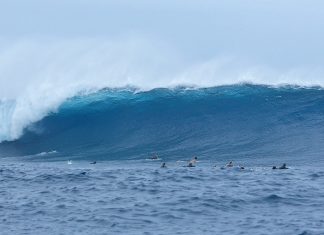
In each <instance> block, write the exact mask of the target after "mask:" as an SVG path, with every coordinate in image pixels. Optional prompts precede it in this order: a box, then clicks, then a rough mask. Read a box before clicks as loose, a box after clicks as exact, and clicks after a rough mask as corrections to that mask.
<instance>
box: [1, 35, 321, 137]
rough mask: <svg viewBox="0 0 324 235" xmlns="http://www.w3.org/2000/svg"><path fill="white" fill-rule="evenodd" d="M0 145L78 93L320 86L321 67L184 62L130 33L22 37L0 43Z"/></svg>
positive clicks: (224, 60) (229, 60)
mask: <svg viewBox="0 0 324 235" xmlns="http://www.w3.org/2000/svg"><path fill="white" fill-rule="evenodd" d="M0 61H1V63H0V142H1V141H4V140H14V139H17V138H19V137H20V136H21V135H22V133H23V130H24V128H26V127H27V126H28V125H30V124H31V123H34V122H36V121H38V120H41V119H42V118H43V117H44V116H46V115H48V113H50V112H55V111H56V110H57V108H58V107H59V106H60V104H62V102H64V101H65V100H66V99H67V98H69V97H72V96H74V95H75V94H77V93H78V92H80V91H88V92H95V91H97V90H98V89H101V88H105V87H111V88H115V87H124V86H135V87H138V88H139V89H141V90H149V89H153V88H159V87H166V88H172V87H175V86H179V85H189V86H196V87H211V86H219V85H229V84H235V83H240V82H250V83H255V84H269V85H278V84H296V85H302V86H312V85H320V86H324V77H323V76H322V75H323V74H324V72H323V70H322V69H321V68H297V69H294V68H292V69H286V70H285V71H279V70H275V69H271V68H265V67H262V66H255V65H253V66H251V65H248V64H246V63H242V62H241V61H242V60H240V59H238V58H233V57H217V56H216V57H215V58H213V59H209V60H206V61H196V62H194V63H193V62H188V60H186V59H185V58H182V57H181V55H179V53H177V52H176V50H175V49H174V48H172V47H169V46H167V45H165V44H163V43H161V42H157V41H156V40H154V42H152V41H150V40H145V39H140V38H132V39H127V40H120V39H119V40H117V39H116V40H111V41H109V40H106V39H89V38H85V39H55V40H54V39H46V38H43V39H37V40H36V39H28V40H21V41H15V42H7V43H6V44H5V46H3V45H2V46H1V47H0Z"/></svg>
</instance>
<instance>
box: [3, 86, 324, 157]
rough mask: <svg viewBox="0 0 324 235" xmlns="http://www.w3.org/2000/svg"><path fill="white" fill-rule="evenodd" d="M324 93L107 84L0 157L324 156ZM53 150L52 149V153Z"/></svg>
mask: <svg viewBox="0 0 324 235" xmlns="http://www.w3.org/2000/svg"><path fill="white" fill-rule="evenodd" d="M323 143H324V91H323V90H322V89H321V88H317V87H312V88H302V87H293V86H284V87H277V88H274V87H269V86H262V85H251V84H241V85H230V86H220V87H212V88H199V89H193V88H188V87H178V88H174V89H153V90H150V91H137V90H136V89H132V88H123V89H103V90H100V91H98V92H94V93H91V94H79V95H77V96H74V97H72V98H70V99H68V100H67V101H65V102H64V103H63V104H62V105H60V106H59V108H58V109H57V112H55V113H50V114H49V115H47V116H46V117H45V118H43V119H41V120H40V121H38V122H36V123H34V124H33V125H30V126H29V127H28V128H27V129H25V131H24V134H23V135H22V136H21V137H20V138H19V139H17V140H14V141H9V142H8V141H5V142H3V143H1V144H0V154H1V156H23V155H34V154H37V153H42V152H51V151H55V152H54V153H55V154H53V155H55V156H57V157H60V156H68V157H69V158H82V159H106V160H108V159H134V158H139V157H145V156H147V154H149V153H154V152H157V153H159V154H161V155H162V156H164V158H168V157H169V158H183V157H185V156H191V155H192V154H198V155H200V156H209V157H220V158H224V157H226V158H233V157H244V156H248V157H250V158H251V157H252V158H262V157H271V156H288V157H289V156H290V157H293V156H300V157H306V158H307V157H312V156H313V157H317V156H321V155H323V154H324V145H323ZM52 153H53V152H52Z"/></svg>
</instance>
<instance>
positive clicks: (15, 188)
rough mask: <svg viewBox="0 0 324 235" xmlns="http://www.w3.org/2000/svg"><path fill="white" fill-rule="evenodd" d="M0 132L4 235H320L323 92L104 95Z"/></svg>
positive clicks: (248, 88)
mask: <svg viewBox="0 0 324 235" xmlns="http://www.w3.org/2000/svg"><path fill="white" fill-rule="evenodd" d="M14 107H15V102H14V101H9V102H7V101H2V103H0V111H1V112H0V113H1V115H0V120H2V123H4V122H5V121H6V122H7V123H11V124H12V125H13V124H14V120H13V121H10V122H8V120H10V117H11V116H10V110H13V109H14ZM6 110H8V111H7V112H6ZM22 118H24V117H20V119H19V120H21V119H22ZM16 119H17V117H16ZM16 119H15V120H16ZM17 120H18V119H17ZM0 130H1V131H2V133H0V137H1V139H2V142H1V143H0V222H1V223H0V234H117V233H119V234H303V235H306V234H324V219H323V218H324V188H323V185H324V168H323V167H324V145H323V143H324V90H323V89H322V88H320V87H298V86H288V85H287V86H280V87H271V86H262V85H251V84H240V85H231V86H220V87H212V88H193V87H177V88H173V89H153V90H150V91H140V90H138V89H136V88H131V87H127V88H119V89H108V88H107V89H103V90H100V91H97V92H94V93H80V94H77V95H76V96H73V97H71V98H69V99H67V100H65V101H64V102H63V103H61V104H60V106H59V108H58V109H55V110H53V111H52V112H48V113H45V114H43V115H42V117H41V118H39V121H36V122H32V123H29V124H28V125H26V126H25V127H24V131H23V133H22V134H21V135H20V136H18V137H17V138H10V133H11V132H10V125H9V127H4V126H2V127H1V128H0ZM153 154H158V155H159V159H158V160H151V159H150V157H151V156H152V155H153ZM193 156H197V157H198V162H197V163H196V166H195V167H191V168H189V167H186V165H187V164H188V161H189V160H190V159H191V158H192V157H193ZM94 161H96V164H90V163H91V162H94ZM229 161H234V165H235V167H233V168H230V169H227V168H226V169H221V167H222V166H224V165H225V164H226V163H227V162H229ZM162 162H165V163H166V165H167V168H160V165H161V164H162ZM283 163H286V164H287V166H288V168H289V169H286V170H279V169H277V170H272V166H274V165H276V166H280V165H281V164H283ZM239 165H240V166H244V169H239V168H238V167H236V166H239Z"/></svg>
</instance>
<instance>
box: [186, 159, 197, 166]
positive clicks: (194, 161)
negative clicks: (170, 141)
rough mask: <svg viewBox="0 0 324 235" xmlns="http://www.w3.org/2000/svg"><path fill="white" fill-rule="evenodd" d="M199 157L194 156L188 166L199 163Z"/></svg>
mask: <svg viewBox="0 0 324 235" xmlns="http://www.w3.org/2000/svg"><path fill="white" fill-rule="evenodd" d="M197 160H198V158H197V157H194V158H193V159H191V160H190V161H189V163H188V167H194V166H195V164H196V163H197Z"/></svg>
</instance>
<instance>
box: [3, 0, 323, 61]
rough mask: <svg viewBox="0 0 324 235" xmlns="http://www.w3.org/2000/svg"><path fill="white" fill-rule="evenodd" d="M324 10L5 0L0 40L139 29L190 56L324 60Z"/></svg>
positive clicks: (183, 1)
mask: <svg viewBox="0 0 324 235" xmlns="http://www.w3.org/2000/svg"><path fill="white" fill-rule="evenodd" d="M323 12H324V1H321V0H298V1H296V0H253V1H252V0H217V1H216V0H215V1H209V0H151V1H149V0H146V1H145V0H137V1H135V0H115V1H109V0H106V1H105V0H20V1H19V0H0V38H1V40H2V41H8V40H20V39H24V38H37V37H49V38H56V37H59V38H86V37H100V38H107V39H111V38H118V37H127V35H137V36H140V37H144V38H146V37H147V38H150V39H157V40H159V41H161V42H163V43H166V44H169V45H171V46H172V47H174V48H175V49H176V50H179V51H180V52H181V54H183V55H184V56H185V57H187V58H188V59H191V60H200V59H209V58H212V57H214V56H219V55H226V56H228V55H229V56H238V57H241V58H243V59H246V60H251V61H255V62H258V63H260V64H267V65H270V66H276V67H281V66H288V67H289V66H293V67H298V66H322V65H323V62H324V53H323V52H324V13H323Z"/></svg>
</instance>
